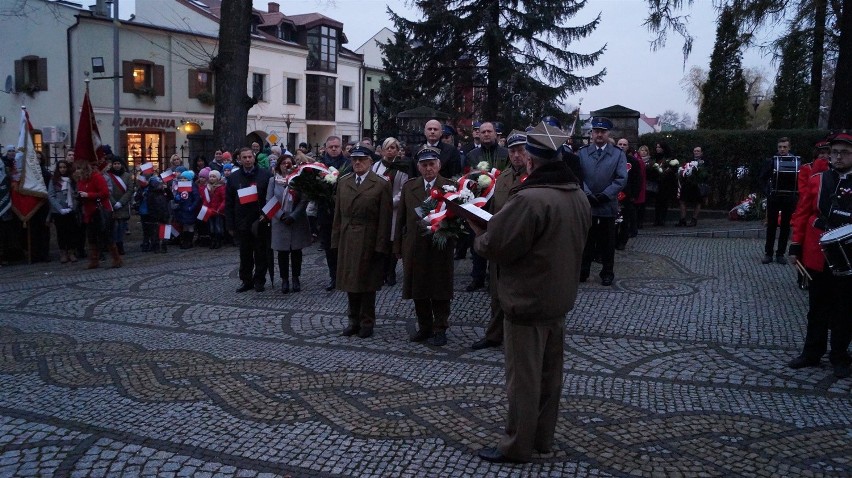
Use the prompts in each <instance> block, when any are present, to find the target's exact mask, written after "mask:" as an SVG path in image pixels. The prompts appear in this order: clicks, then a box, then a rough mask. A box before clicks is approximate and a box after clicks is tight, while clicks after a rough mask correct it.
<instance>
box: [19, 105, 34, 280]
mask: <svg viewBox="0 0 852 478" xmlns="http://www.w3.org/2000/svg"><path fill="white" fill-rule="evenodd" d="M21 111H22V112H23V113H24V115H25V116H26V114H27V105H21ZM27 121H29V117H27ZM27 134H32V133H31V132H30V131H27ZM24 144H26V143H24ZM25 164H26V160H24V161H23V162H22V163H21V169H23V168H24V167H25ZM21 225H22V227H23V228H24V229H26V230H27V264H32V263H33V234H32V228H30V218H29V217H27V218H26V219H24V220H23V221H21Z"/></svg>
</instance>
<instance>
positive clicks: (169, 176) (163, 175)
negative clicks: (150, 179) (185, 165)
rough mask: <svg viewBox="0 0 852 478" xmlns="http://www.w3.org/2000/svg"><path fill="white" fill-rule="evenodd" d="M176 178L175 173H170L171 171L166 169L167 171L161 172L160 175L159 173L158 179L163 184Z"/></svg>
mask: <svg viewBox="0 0 852 478" xmlns="http://www.w3.org/2000/svg"><path fill="white" fill-rule="evenodd" d="M176 176H177V174H175V172H174V171H172V170H171V169H167V170H165V171H163V172H162V173H160V179H162V180H163V182H164V183H167V182H169V181H171V180H172V179H174V178H175V177H176Z"/></svg>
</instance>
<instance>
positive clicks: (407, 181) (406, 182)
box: [402, 176, 420, 184]
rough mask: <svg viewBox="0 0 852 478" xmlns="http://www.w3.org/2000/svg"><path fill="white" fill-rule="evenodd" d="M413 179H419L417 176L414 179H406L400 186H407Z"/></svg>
mask: <svg viewBox="0 0 852 478" xmlns="http://www.w3.org/2000/svg"><path fill="white" fill-rule="evenodd" d="M415 179H420V176H417V177H414V178H408V179H406V180H405V182H404V183H402V184H408V183H410V182H411V181H414V180H415Z"/></svg>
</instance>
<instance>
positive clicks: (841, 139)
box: [828, 133, 852, 144]
mask: <svg viewBox="0 0 852 478" xmlns="http://www.w3.org/2000/svg"><path fill="white" fill-rule="evenodd" d="M828 142H829V143H831V144H834V143H846V144H852V134H849V133H837V134H836V135H834V136H832V137H831V139H829V140H828Z"/></svg>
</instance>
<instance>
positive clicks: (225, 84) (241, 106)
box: [211, 0, 255, 151]
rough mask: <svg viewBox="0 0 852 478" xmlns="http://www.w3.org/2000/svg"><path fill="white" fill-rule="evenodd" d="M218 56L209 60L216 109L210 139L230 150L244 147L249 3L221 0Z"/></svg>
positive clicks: (248, 98)
mask: <svg viewBox="0 0 852 478" xmlns="http://www.w3.org/2000/svg"><path fill="white" fill-rule="evenodd" d="M220 18H221V21H220V22H219V53H218V54H217V55H216V57H215V58H214V59H213V61H212V65H211V66H212V69H213V72H214V82H215V85H214V86H215V90H216V92H215V97H216V106H215V110H214V119H213V137H214V138H216V141H218V142H219V143H220V145H221V146H222V147H224V148H226V149H227V150H229V151H234V150H236V149H237V148H239V147H242V146H245V145H246V144H245V142H246V123H247V121H246V120H247V116H248V110H249V108H251V107H252V105H254V103H255V100H253V99H252V98H250V97H249V96H248V95H247V94H246V89H247V85H248V65H249V53H250V51H251V30H250V28H251V2H247V1H245V0H222V10H221V14H220Z"/></svg>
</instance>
